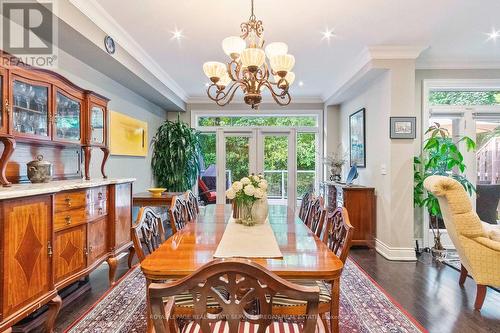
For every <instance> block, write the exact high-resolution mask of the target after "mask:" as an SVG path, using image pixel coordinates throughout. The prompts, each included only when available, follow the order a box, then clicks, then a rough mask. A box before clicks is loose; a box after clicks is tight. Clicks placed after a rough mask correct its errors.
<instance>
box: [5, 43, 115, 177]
mask: <svg viewBox="0 0 500 333" xmlns="http://www.w3.org/2000/svg"><path fill="white" fill-rule="evenodd" d="M0 58H1V62H0V93H1V96H2V103H0V141H1V142H2V143H3V146H4V147H3V151H2V155H1V157H0V183H1V184H2V185H3V186H10V185H11V183H19V182H24V181H26V180H27V179H26V175H25V170H24V169H23V167H20V166H22V165H24V163H26V162H29V161H30V160H32V159H33V158H34V157H35V156H36V155H38V154H42V155H49V156H51V157H54V158H55V159H56V160H54V161H51V162H52V163H53V164H54V170H55V172H56V174H55V175H54V177H53V178H54V179H56V180H61V179H71V178H81V177H82V171H81V169H80V168H79V167H77V168H75V167H74V165H75V164H74V161H75V160H78V165H80V162H82V160H83V162H84V168H85V169H84V174H85V179H87V180H88V179H90V171H89V168H90V160H91V158H92V149H93V148H96V149H101V150H102V151H103V160H102V163H101V173H102V175H103V177H104V178H106V174H105V164H106V161H107V159H108V156H109V149H108V139H107V135H108V123H107V122H108V114H107V104H108V101H109V100H108V99H107V98H106V97H104V96H101V95H99V94H97V93H95V92H92V91H89V90H84V89H82V88H80V87H78V86H76V85H74V84H73V83H71V82H70V81H69V80H67V79H66V78H64V77H63V76H61V75H59V74H57V73H55V72H52V71H48V70H44V69H38V68H33V67H30V66H27V65H23V64H22V63H20V62H19V60H18V59H17V58H15V57H12V56H10V55H9V54H7V53H4V52H2V51H1V50H0ZM21 146H22V147H21ZM82 152H83V154H82ZM75 154H76V155H77V156H76V159H75ZM29 155H33V156H29ZM82 155H83V156H82ZM11 160H12V163H10V161H11ZM69 165H71V168H69V167H68V166H69Z"/></svg>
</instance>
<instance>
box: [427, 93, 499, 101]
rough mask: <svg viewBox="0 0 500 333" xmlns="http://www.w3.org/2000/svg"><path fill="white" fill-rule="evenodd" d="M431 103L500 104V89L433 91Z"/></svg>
mask: <svg viewBox="0 0 500 333" xmlns="http://www.w3.org/2000/svg"><path fill="white" fill-rule="evenodd" d="M429 102H430V104H431V105H499V104H500V91H439V90H435V91H431V92H430V95H429Z"/></svg>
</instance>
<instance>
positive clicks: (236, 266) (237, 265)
mask: <svg viewBox="0 0 500 333" xmlns="http://www.w3.org/2000/svg"><path fill="white" fill-rule="evenodd" d="M185 291H189V292H190V293H191V294H192V295H193V302H194V315H193V318H194V321H195V323H196V324H198V325H199V327H200V328H201V332H211V330H210V325H213V324H214V323H216V322H218V321H223V322H225V324H226V325H227V326H228V328H229V332H239V325H240V323H241V322H245V321H246V322H249V323H253V324H258V325H259V328H258V330H257V332H258V333H264V332H265V331H266V329H267V328H268V326H269V325H271V324H272V323H273V313H272V308H273V307H272V304H273V297H274V295H276V294H277V293H280V295H285V296H287V297H290V298H293V299H297V300H304V301H307V310H306V311H307V313H306V316H305V318H306V319H305V323H304V324H305V325H304V329H303V332H306V333H312V332H315V329H316V322H317V318H318V303H319V288H318V287H316V286H314V287H305V286H301V285H297V284H294V283H292V282H289V281H287V280H284V279H282V278H280V277H278V276H277V275H276V274H274V273H272V272H270V271H268V270H267V269H265V268H264V267H262V266H260V265H259V264H257V263H254V262H252V261H250V260H245V259H226V260H220V259H219V260H214V261H211V262H209V263H207V264H206V265H204V266H203V267H201V268H200V269H198V270H197V271H196V272H194V273H193V274H191V275H190V276H188V277H185V278H183V279H179V280H175V281H171V282H168V283H152V284H151V285H150V286H149V289H148V292H149V299H150V304H151V316H152V318H153V323H154V328H155V331H156V332H157V333H165V332H172V331H177V327H176V323H175V319H173V320H169V319H171V318H173V314H174V313H173V312H174V311H175V310H174V309H175V299H174V298H173V296H174V295H177V294H180V293H182V292H185ZM165 298H169V301H168V304H167V306H165V304H164V299H165ZM208 299H210V300H211V301H213V300H215V301H216V302H217V303H219V305H220V309H221V310H220V312H218V313H215V314H214V313H210V312H209V311H208V308H207V301H208ZM250 304H251V305H253V306H255V307H256V308H257V309H258V310H259V311H258V314H250V313H249V312H248V308H249V305H250Z"/></svg>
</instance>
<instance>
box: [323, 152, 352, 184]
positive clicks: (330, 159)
mask: <svg viewBox="0 0 500 333" xmlns="http://www.w3.org/2000/svg"><path fill="white" fill-rule="evenodd" d="M346 162H347V151H345V150H344V149H343V148H342V145H338V147H337V151H336V152H334V153H330V154H328V155H327V156H326V157H325V158H324V164H326V165H327V166H328V168H329V169H330V180H331V181H332V182H340V181H341V179H342V167H343V166H344V164H346Z"/></svg>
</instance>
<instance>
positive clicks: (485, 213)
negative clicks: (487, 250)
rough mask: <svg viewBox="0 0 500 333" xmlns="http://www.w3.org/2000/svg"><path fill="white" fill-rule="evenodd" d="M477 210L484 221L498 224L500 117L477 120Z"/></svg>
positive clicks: (499, 209)
mask: <svg viewBox="0 0 500 333" xmlns="http://www.w3.org/2000/svg"><path fill="white" fill-rule="evenodd" d="M476 143H477V149H476V162H477V185H476V189H477V196H476V210H477V213H478V215H479V218H480V219H481V220H482V221H485V222H488V223H492V224H496V223H498V221H499V220H500V218H499V211H500V208H499V199H500V119H496V120H477V121H476Z"/></svg>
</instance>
